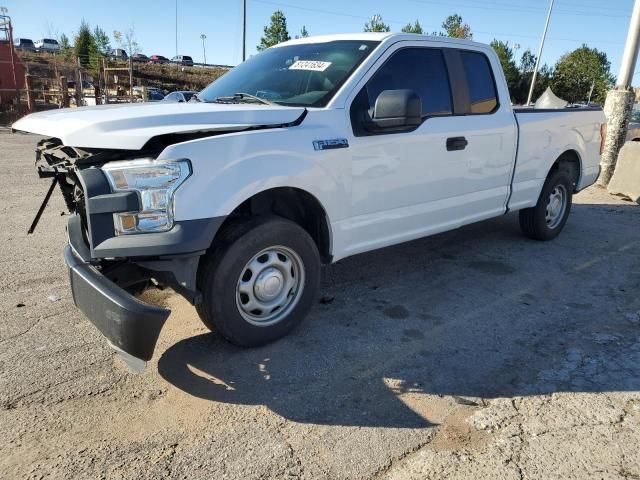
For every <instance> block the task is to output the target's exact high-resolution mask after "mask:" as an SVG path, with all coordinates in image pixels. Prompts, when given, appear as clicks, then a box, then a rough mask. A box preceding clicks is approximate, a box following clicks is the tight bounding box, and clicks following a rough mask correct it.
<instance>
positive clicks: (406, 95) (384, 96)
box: [372, 89, 422, 129]
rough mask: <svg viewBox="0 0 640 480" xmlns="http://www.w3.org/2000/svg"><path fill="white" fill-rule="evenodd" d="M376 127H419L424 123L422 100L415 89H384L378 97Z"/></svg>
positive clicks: (375, 108)
mask: <svg viewBox="0 0 640 480" xmlns="http://www.w3.org/2000/svg"><path fill="white" fill-rule="evenodd" d="M372 123H373V126H374V128H379V129H391V128H403V127H417V126H418V125H420V124H421V123H422V100H421V99H420V97H419V96H418V94H417V93H416V92H414V91H413V90H407V89H405V90H384V91H383V92H382V93H380V95H378V98H377V99H376V104H375V107H374V109H373V119H372Z"/></svg>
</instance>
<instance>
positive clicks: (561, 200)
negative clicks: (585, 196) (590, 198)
mask: <svg viewBox="0 0 640 480" xmlns="http://www.w3.org/2000/svg"><path fill="white" fill-rule="evenodd" d="M572 194H573V184H572V182H571V180H569V177H568V176H567V174H566V172H563V171H561V170H556V171H555V172H553V173H551V175H549V176H548V177H547V180H546V181H545V183H544V186H543V187H542V192H541V193H540V197H539V198H538V203H537V204H536V206H535V207H531V208H525V209H523V210H520V228H521V229H522V232H523V233H524V234H525V235H526V236H527V237H529V238H532V239H534V240H552V239H554V238H556V237H557V236H558V234H559V233H560V232H561V231H562V229H563V228H564V225H565V223H567V218H568V217H569V212H570V211H571V200H572Z"/></svg>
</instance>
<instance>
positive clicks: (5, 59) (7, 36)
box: [0, 15, 25, 106]
mask: <svg viewBox="0 0 640 480" xmlns="http://www.w3.org/2000/svg"><path fill="white" fill-rule="evenodd" d="M24 74H25V68H24V65H23V64H22V62H21V61H20V58H18V55H17V54H16V51H15V50H14V48H13V29H12V28H11V18H10V17H9V16H8V15H0V106H6V105H11V104H17V103H19V102H20V90H21V89H23V88H24Z"/></svg>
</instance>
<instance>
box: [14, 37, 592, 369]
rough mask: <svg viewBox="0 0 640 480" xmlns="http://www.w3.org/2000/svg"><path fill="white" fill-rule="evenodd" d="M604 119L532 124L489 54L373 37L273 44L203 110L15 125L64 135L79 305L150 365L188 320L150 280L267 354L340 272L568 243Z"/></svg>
mask: <svg viewBox="0 0 640 480" xmlns="http://www.w3.org/2000/svg"><path fill="white" fill-rule="evenodd" d="M604 122H605V117H604V115H603V113H602V111H601V110H600V109H596V108H581V109H571V108H567V109H561V110H535V109H513V108H512V107H511V105H510V102H509V92H508V91H507V85H506V82H505V78H504V75H503V73H502V70H501V67H500V63H499V60H498V57H497V56H496V54H495V53H494V52H493V50H492V49H491V48H490V47H488V46H487V45H482V44H478V43H473V42H470V41H461V40H455V39H450V38H431V37H423V36H419V35H411V34H389V33H360V34H353V35H332V36H324V37H315V38H313V37H312V38H304V39H300V40H293V41H289V42H286V43H282V44H280V45H278V46H276V47H272V48H270V49H268V50H266V51H264V52H263V53H260V54H258V55H256V56H254V57H252V58H251V59H249V60H248V61H246V62H245V63H243V64H241V65H239V66H237V67H236V68H234V69H233V70H231V71H230V72H229V73H227V74H226V75H224V76H223V77H221V78H220V79H218V80H216V81H215V82H213V83H212V84H211V85H209V86H208V87H207V88H205V89H204V90H203V91H202V92H200V93H199V95H198V96H197V98H196V99H194V100H192V101H191V102H188V103H151V104H138V105H132V106H129V105H117V106H99V107H87V108H78V109H75V110H57V111H48V112H43V113H37V114H33V115H29V116H27V117H25V118H23V119H22V120H20V121H18V122H16V123H15V124H14V125H13V128H14V129H15V130H20V131H26V132H33V133H37V134H40V135H43V136H47V137H51V138H48V139H46V140H42V141H41V142H40V143H39V146H38V149H37V159H36V165H37V168H38V171H39V174H40V175H41V176H42V177H51V178H52V179H53V180H52V184H51V188H50V190H49V195H50V194H51V191H52V190H53V189H54V187H55V185H59V186H60V188H61V191H62V194H63V196H64V198H65V200H66V203H67V205H68V208H69V209H70V211H71V212H73V213H74V215H71V216H70V218H69V222H68V227H67V229H68V237H69V245H68V246H67V247H66V249H65V259H66V263H67V265H68V267H69V269H70V276H71V285H72V290H73V297H74V300H75V303H76V305H77V306H78V307H79V308H80V310H81V311H82V312H84V313H85V315H86V316H87V317H88V318H89V319H90V320H91V321H92V322H93V323H94V324H95V325H96V326H97V328H98V329H99V330H100V331H101V332H102V333H103V334H104V335H105V336H106V337H107V339H108V340H109V342H110V343H111V345H112V346H113V347H114V348H115V349H116V350H118V351H119V352H120V353H121V354H123V356H124V357H125V359H126V360H127V361H128V362H129V363H130V365H132V366H133V367H134V368H142V367H143V366H144V365H145V361H147V360H149V359H150V358H151V357H152V354H153V350H154V348H155V344H156V341H157V338H158V335H159V333H160V330H161V328H162V326H163V324H164V323H165V320H166V319H167V317H168V315H169V313H170V312H169V311H168V310H166V309H163V308H160V307H157V306H154V305H149V304H146V303H143V302H141V301H140V300H138V299H137V298H136V297H135V296H133V295H132V293H134V292H139V291H140V290H142V289H144V288H145V287H146V286H148V285H151V283H153V284H156V285H158V284H159V285H162V286H169V287H172V288H173V289H174V290H176V291H177V292H178V293H180V294H182V295H183V296H184V297H186V298H187V299H188V300H189V301H190V302H192V303H193V304H194V305H195V306H196V309H197V311H198V314H199V315H200V318H201V319H202V321H203V322H204V323H205V325H206V326H207V327H209V328H211V329H213V330H215V331H216V332H218V333H219V334H220V335H222V336H224V337H225V338H227V339H228V340H229V341H231V342H233V343H235V344H237V345H241V346H256V345H260V344H263V343H266V342H269V341H273V340H275V339H277V338H279V337H282V336H283V335H285V334H286V333H288V332H289V331H290V330H291V329H292V328H293V327H294V326H295V325H296V324H298V323H299V322H300V321H301V320H302V319H303V317H305V315H306V314H307V313H308V311H309V309H310V308H311V306H312V304H313V299H314V295H315V294H316V290H317V289H318V283H319V278H320V267H321V265H322V264H330V263H331V262H335V261H336V260H340V259H341V258H345V257H347V256H350V255H355V254H357V253H361V252H366V251H369V250H373V249H377V248H381V247H385V246H387V245H393V244H397V243H400V242H406V241H408V240H412V239H416V238H419V237H424V236H426V235H432V234H435V233H438V232H443V231H446V230H451V229H454V228H458V227H460V226H462V225H465V224H469V223H472V222H477V221H480V220H484V219H487V218H491V217H496V216H499V215H504V214H505V213H507V212H509V211H514V210H519V211H520V225H521V227H522V230H523V232H524V234H525V235H526V236H528V237H530V238H534V239H537V240H550V239H552V238H554V237H555V236H556V235H558V233H559V232H560V231H561V230H562V228H563V227H564V225H565V222H566V221H567V217H568V215H569V211H570V209H571V196H572V194H573V193H575V192H577V191H579V190H581V189H583V188H585V187H587V186H589V185H591V184H592V183H593V182H594V181H595V180H596V178H597V177H598V174H599V152H600V148H601V146H602V143H603V136H604V134H605V131H604V129H603V128H602V124H603V123H604ZM46 200H47V199H45V202H44V203H43V206H42V208H44V205H46ZM38 213H39V214H40V213H41V211H39V212H38ZM38 217H39V215H38V216H37V218H38ZM37 218H36V220H37Z"/></svg>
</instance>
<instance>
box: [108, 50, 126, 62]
mask: <svg viewBox="0 0 640 480" xmlns="http://www.w3.org/2000/svg"><path fill="white" fill-rule="evenodd" d="M109 58H111V60H122V61H127V60H129V55H127V52H126V51H125V50H124V49H122V48H114V49H112V50H111V53H110V54H109Z"/></svg>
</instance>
